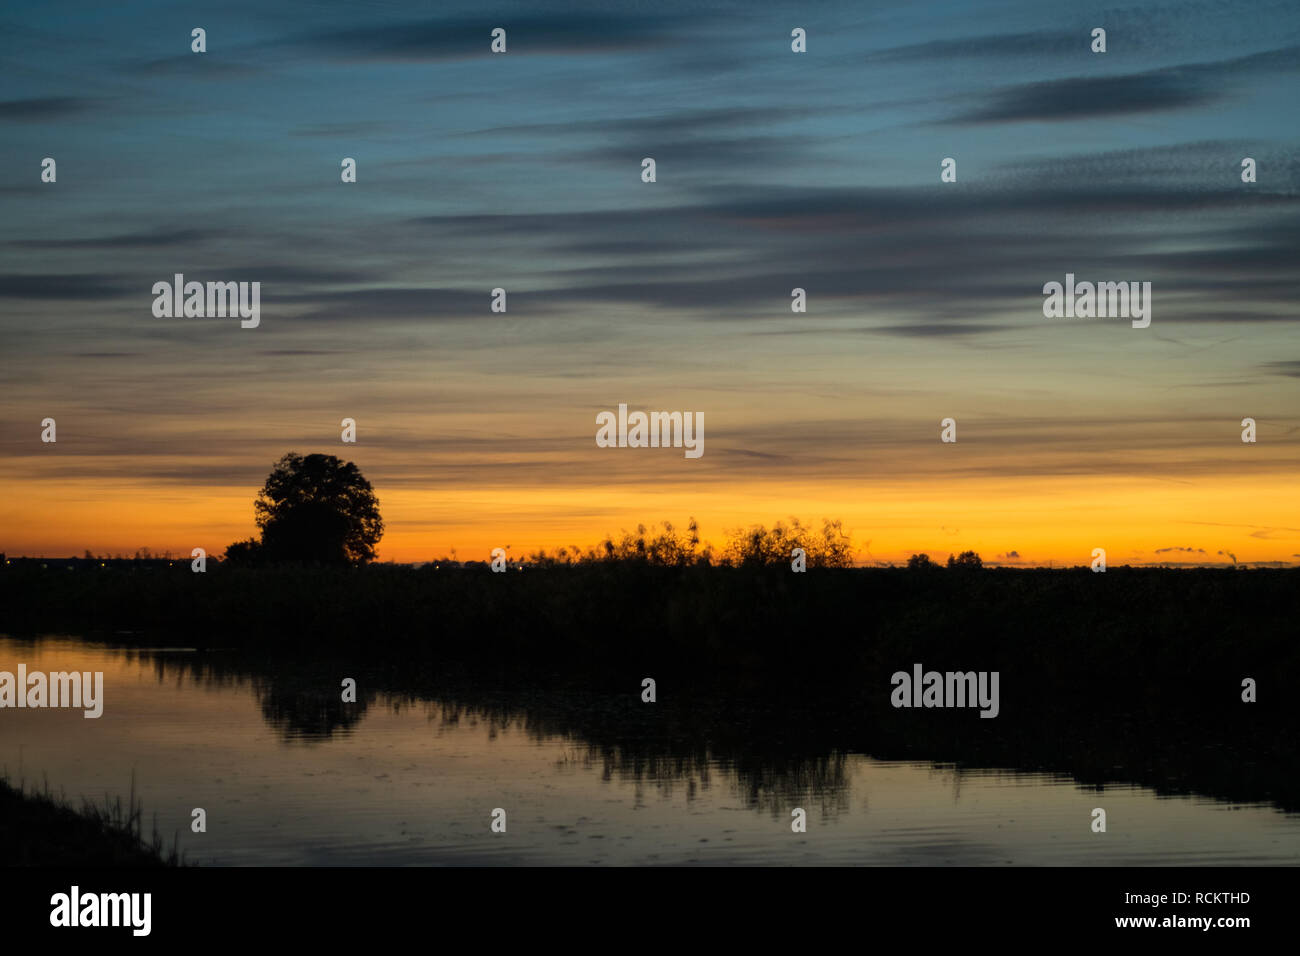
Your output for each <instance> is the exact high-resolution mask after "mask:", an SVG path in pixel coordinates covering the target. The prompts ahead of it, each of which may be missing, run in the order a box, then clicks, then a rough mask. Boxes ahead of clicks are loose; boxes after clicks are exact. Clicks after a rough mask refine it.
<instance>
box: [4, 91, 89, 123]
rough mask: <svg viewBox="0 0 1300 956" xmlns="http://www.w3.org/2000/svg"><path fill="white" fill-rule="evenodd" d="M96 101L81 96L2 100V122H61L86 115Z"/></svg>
mask: <svg viewBox="0 0 1300 956" xmlns="http://www.w3.org/2000/svg"><path fill="white" fill-rule="evenodd" d="M94 105H95V101H94V100H91V99H86V98H85V97H81V96H44V97H36V98H33V99H25V100H0V120H9V121H12V122H33V121H44V120H59V119H63V118H64V117H67V116H75V115H76V114H78V113H84V112H86V111H87V110H89V109H90V108H91V107H93V106H94Z"/></svg>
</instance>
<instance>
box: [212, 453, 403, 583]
mask: <svg viewBox="0 0 1300 956" xmlns="http://www.w3.org/2000/svg"><path fill="white" fill-rule="evenodd" d="M253 509H254V511H255V513H256V515H257V526H258V527H259V528H261V530H262V540H261V542H257V541H254V540H252V539H250V540H248V541H244V542H240V543H238V544H234V545H231V546H230V547H229V548H227V549H226V558H227V560H231V561H232V562H234V563H237V564H238V563H256V562H257V561H259V560H260V561H272V562H281V561H291V562H308V563H313V564H365V563H366V562H368V561H373V560H374V557H375V545H376V544H377V543H378V542H379V539H380V537H381V536H382V535H383V533H384V523H383V520H382V519H381V518H380V517H379V502H378V500H377V499H376V498H375V493H374V490H373V489H372V488H371V487H370V482H368V481H367V480H366V479H365V478H364V477H363V476H362V474H361V472H360V470H359V469H358V468H357V466H356V465H354V464H353V463H352V462H350V461H349V462H343V461H341V460H339V459H338V458H335V457H334V456H333V455H307V456H305V457H304V456H302V455H298V454H296V453H294V452H289V453H288V454H287V455H285V456H284V457H283V458H281V459H280V460H279V461H278V462H276V463H275V467H274V468H273V469H272V470H271V474H270V475H269V476H268V477H267V479H266V484H265V485H263V487H262V490H261V492H259V494H258V496H257V501H256V502H254V505H253Z"/></svg>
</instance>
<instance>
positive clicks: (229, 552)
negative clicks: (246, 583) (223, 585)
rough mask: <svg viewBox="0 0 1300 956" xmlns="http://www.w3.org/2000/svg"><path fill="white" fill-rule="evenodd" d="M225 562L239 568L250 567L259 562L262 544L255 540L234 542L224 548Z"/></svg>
mask: <svg viewBox="0 0 1300 956" xmlns="http://www.w3.org/2000/svg"><path fill="white" fill-rule="evenodd" d="M225 557H226V561H227V562H228V563H230V564H232V565H239V566H240V567H251V566H253V565H255V564H258V563H260V562H261V559H262V542H260V541H258V540H257V539H256V538H249V539H247V540H245V541H236V542H235V543H234V544H232V545H230V546H228V547H227V548H226V555H225Z"/></svg>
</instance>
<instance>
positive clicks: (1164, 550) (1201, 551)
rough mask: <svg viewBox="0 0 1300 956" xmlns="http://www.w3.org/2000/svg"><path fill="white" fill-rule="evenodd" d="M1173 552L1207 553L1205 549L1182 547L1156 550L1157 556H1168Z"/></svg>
mask: <svg viewBox="0 0 1300 956" xmlns="http://www.w3.org/2000/svg"><path fill="white" fill-rule="evenodd" d="M1171 551H1181V552H1183V553H1185V554H1205V553H1206V552H1205V549H1204V548H1182V547H1174V548H1156V554H1168V553H1169V552H1171ZM1220 554H1222V552H1220Z"/></svg>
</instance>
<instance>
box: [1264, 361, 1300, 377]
mask: <svg viewBox="0 0 1300 956" xmlns="http://www.w3.org/2000/svg"><path fill="white" fill-rule="evenodd" d="M1259 367H1260V368H1262V369H1267V370H1268V371H1270V372H1272V373H1273V374H1274V375H1285V376H1286V377H1288V378H1300V359H1286V360H1285V361H1281V362H1264V363H1262V364H1261V365H1260V366H1259Z"/></svg>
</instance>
